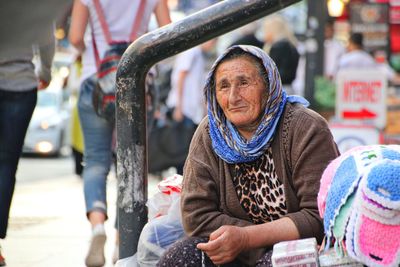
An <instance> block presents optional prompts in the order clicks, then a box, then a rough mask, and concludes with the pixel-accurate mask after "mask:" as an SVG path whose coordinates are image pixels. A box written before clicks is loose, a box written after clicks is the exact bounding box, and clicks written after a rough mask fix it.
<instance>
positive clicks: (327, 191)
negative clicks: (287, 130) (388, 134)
mask: <svg viewBox="0 0 400 267" xmlns="http://www.w3.org/2000/svg"><path fill="white" fill-rule="evenodd" d="M318 207H319V212H320V215H321V217H323V219H324V231H325V235H326V239H327V246H326V249H327V248H329V246H330V245H331V244H332V242H333V244H334V245H335V246H336V247H340V248H341V249H343V250H344V249H345V250H346V251H347V253H348V254H349V255H350V256H351V257H353V258H354V259H356V260H358V261H360V262H362V263H364V264H366V265H368V266H385V267H389V266H399V264H400V146H395V145H387V146H381V145H377V146H361V147H357V148H354V149H352V150H350V151H348V152H346V153H344V154H343V155H341V156H340V157H338V158H337V159H335V160H334V161H332V162H331V163H330V164H329V165H328V167H327V168H326V170H325V171H324V173H323V175H322V178H321V187H320V191H319V194H318Z"/></svg>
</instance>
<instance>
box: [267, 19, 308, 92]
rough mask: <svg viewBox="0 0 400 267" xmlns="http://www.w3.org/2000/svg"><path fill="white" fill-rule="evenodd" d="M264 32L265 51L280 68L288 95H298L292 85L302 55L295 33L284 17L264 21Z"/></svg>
mask: <svg viewBox="0 0 400 267" xmlns="http://www.w3.org/2000/svg"><path fill="white" fill-rule="evenodd" d="M264 32H265V34H264V43H265V45H264V50H265V51H266V52H267V53H268V54H269V56H270V57H271V58H272V60H273V61H274V62H275V64H276V66H277V67H278V71H279V73H280V75H281V80H282V85H283V87H284V88H285V90H286V92H287V94H288V95H292V94H296V92H295V91H294V89H293V87H292V83H293V81H294V80H295V79H296V73H297V67H298V65H299V59H300V54H299V52H298V51H297V48H296V45H297V39H296V37H295V36H294V33H293V31H292V30H291V29H290V26H289V24H288V23H287V22H286V21H285V19H284V18H283V17H281V16H279V15H272V16H268V17H267V18H266V19H265V20H264Z"/></svg>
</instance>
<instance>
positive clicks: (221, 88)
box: [219, 83, 229, 90]
mask: <svg viewBox="0 0 400 267" xmlns="http://www.w3.org/2000/svg"><path fill="white" fill-rule="evenodd" d="M228 88H229V84H226V83H223V84H221V85H220V86H219V89H220V90H226V89H228Z"/></svg>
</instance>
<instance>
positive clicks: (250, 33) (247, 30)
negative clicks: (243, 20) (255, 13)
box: [229, 22, 264, 48]
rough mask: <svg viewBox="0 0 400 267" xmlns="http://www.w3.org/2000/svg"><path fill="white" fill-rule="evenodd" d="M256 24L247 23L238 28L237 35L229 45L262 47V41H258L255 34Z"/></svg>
mask: <svg viewBox="0 0 400 267" xmlns="http://www.w3.org/2000/svg"><path fill="white" fill-rule="evenodd" d="M257 28H258V24H257V23H256V22H253V23H250V24H247V25H246V26H243V27H241V28H240V29H238V32H239V36H238V37H237V38H236V39H235V40H234V41H233V42H232V43H231V44H230V45H229V46H234V45H253V46H256V47H258V48H263V47H264V42H263V41H260V40H259V39H258V38H257V36H256V31H257Z"/></svg>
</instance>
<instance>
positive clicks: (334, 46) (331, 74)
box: [324, 18, 346, 80]
mask: <svg viewBox="0 0 400 267" xmlns="http://www.w3.org/2000/svg"><path fill="white" fill-rule="evenodd" d="M334 24H335V20H334V18H329V19H328V20H327V22H326V24H325V41H324V76H325V77H326V78H327V79H329V80H333V79H334V78H335V73H336V70H337V68H338V65H339V60H340V58H341V57H342V56H343V55H344V54H345V53H346V48H345V46H344V45H343V44H342V43H341V42H340V41H339V40H337V39H335V38H334V33H335V31H334Z"/></svg>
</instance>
